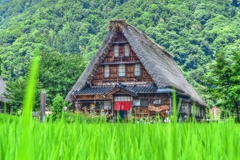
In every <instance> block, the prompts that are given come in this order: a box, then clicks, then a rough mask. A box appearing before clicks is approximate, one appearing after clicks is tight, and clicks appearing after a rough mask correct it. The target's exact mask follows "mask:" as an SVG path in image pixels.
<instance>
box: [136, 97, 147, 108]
mask: <svg viewBox="0 0 240 160" xmlns="http://www.w3.org/2000/svg"><path fill="white" fill-rule="evenodd" d="M133 106H141V107H146V106H148V99H134V100H133Z"/></svg>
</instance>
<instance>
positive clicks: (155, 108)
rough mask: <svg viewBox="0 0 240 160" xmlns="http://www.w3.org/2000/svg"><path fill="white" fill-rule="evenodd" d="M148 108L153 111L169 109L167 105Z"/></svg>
mask: <svg viewBox="0 0 240 160" xmlns="http://www.w3.org/2000/svg"><path fill="white" fill-rule="evenodd" d="M148 110H149V111H154V112H161V111H164V110H169V106H167V105H161V106H158V107H155V106H148Z"/></svg>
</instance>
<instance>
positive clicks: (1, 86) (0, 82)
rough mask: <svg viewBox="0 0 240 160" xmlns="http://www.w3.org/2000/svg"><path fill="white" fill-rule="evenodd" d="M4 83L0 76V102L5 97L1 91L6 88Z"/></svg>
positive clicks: (3, 100)
mask: <svg viewBox="0 0 240 160" xmlns="http://www.w3.org/2000/svg"><path fill="white" fill-rule="evenodd" d="M6 87H7V86H6V84H5V82H4V81H3V79H2V77H0V102H6V101H7V100H6V98H5V97H4V96H3V93H4V92H5V89H6Z"/></svg>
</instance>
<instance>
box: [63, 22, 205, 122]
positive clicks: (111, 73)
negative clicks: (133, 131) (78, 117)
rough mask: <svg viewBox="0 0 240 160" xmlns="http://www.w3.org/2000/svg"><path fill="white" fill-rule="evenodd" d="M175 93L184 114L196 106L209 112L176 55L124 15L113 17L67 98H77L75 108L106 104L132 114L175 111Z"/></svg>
mask: <svg viewBox="0 0 240 160" xmlns="http://www.w3.org/2000/svg"><path fill="white" fill-rule="evenodd" d="M173 93H176V94H175V95H176V96H174V97H173V95H174V94H173ZM174 98H175V99H176V100H177V106H179V107H178V111H179V115H181V116H182V117H185V118H186V117H189V116H191V115H192V113H193V110H194V111H195V110H196V117H197V118H198V119H202V118H203V117H204V116H205V113H206V112H205V108H206V103H205V102H204V101H203V100H202V99H201V97H200V96H199V95H198V93H197V92H196V91H195V90H194V89H193V88H192V86H191V85H190V84H189V83H188V81H187V80H186V78H185V77H184V76H183V74H182V72H181V71H180V69H179V68H178V66H177V64H176V63H175V62H174V60H173V55H172V54H170V53H169V52H168V51H166V50H165V49H163V48H162V47H161V46H159V45H158V44H157V43H155V42H154V41H152V40H151V39H150V38H149V37H148V36H147V35H145V34H144V33H141V32H140V31H139V30H138V29H137V28H135V27H134V26H132V25H130V24H128V23H126V22H125V21H124V20H112V21H110V25H109V32H108V34H107V36H106V38H105V40H104V41H103V43H102V45H101V47H100V48H99V50H98V52H97V53H96V54H95V56H94V57H93V59H92V60H91V62H90V63H89V65H88V66H87V67H86V69H85V70H84V72H83V73H82V75H81V76H80V78H79V79H78V80H77V82H76V83H75V85H74V86H73V87H72V89H71V91H70V92H69V93H68V95H67V96H66V98H65V100H66V101H69V102H73V104H74V106H73V107H74V110H81V111H85V112H93V111H99V110H105V112H107V113H111V114H112V115H113V116H114V117H115V116H116V115H117V114H119V115H120V116H121V117H122V118H126V119H128V118H129V117H130V116H135V117H145V116H154V115H161V116H166V115H167V114H172V110H173V99H174ZM193 104H196V105H193ZM193 106H196V109H193Z"/></svg>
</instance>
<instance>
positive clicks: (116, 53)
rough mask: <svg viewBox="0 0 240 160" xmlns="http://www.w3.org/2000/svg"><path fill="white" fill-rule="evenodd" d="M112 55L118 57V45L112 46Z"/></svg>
mask: <svg viewBox="0 0 240 160" xmlns="http://www.w3.org/2000/svg"><path fill="white" fill-rule="evenodd" d="M114 57H119V45H115V46H114Z"/></svg>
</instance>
